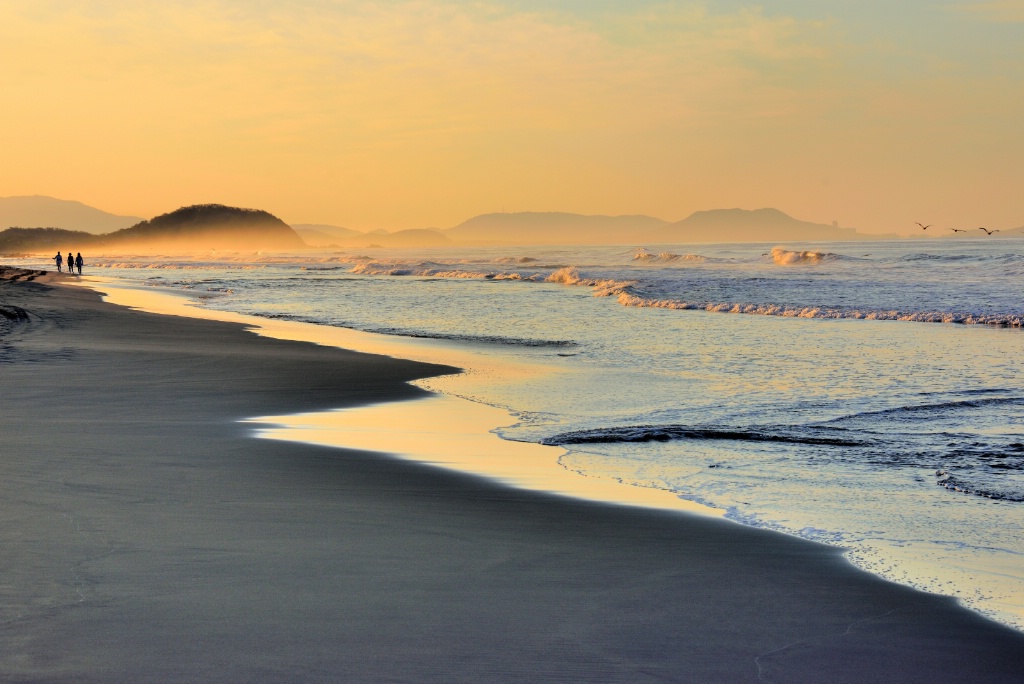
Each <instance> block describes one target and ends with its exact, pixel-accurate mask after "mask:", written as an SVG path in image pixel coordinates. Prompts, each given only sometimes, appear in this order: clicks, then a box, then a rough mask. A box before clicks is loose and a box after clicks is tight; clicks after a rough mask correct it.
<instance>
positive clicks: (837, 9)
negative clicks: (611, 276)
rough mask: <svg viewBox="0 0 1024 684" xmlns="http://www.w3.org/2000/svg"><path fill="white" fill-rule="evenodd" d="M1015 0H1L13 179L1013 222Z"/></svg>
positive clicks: (448, 221)
mask: <svg viewBox="0 0 1024 684" xmlns="http://www.w3.org/2000/svg"><path fill="white" fill-rule="evenodd" d="M1022 122H1024V0H992V1H984V2H948V1H943V0H930V1H929V0H900V2H898V3H897V2H893V1H892V0H887V1H884V2H883V1H875V0H831V1H830V0H771V2H764V3H762V4H751V3H748V2H741V1H739V0H719V1H708V2H647V1H646V0H629V1H628V2H626V1H620V0H545V1H544V2H541V1H540V0H508V1H506V2H488V1H486V0H485V1H473V2H468V1H467V2H462V1H459V0H450V1H446V2H441V1H434V0H415V1H405V0H392V1H387V0H378V1H375V2H371V1H369V0H274V1H269V0H268V1H263V0H194V1H184V2H166V1H164V2H155V1H150V0H133V1H131V2H120V1H118V2H115V1H113V0H3V2H2V3H0V196H7V195H22V194H44V195H52V196H55V197H60V198H64V199H76V200H80V201H82V202H85V203H86V204H90V205H93V206H97V207H99V208H101V209H105V210H107V211H113V212H116V213H123V214H135V215H141V216H152V215H154V214H158V213H163V212H166V211H170V210H172V209H175V208H177V207H178V206H181V205H183V204H193V203H198V202H222V203H226V204H234V205H240V206H247V207H257V208H262V209H266V210H268V211H271V212H273V213H274V214H276V215H278V216H280V217H281V218H283V219H285V220H286V221H289V222H292V223H305V222H309V223H313V222H321V223H334V224H337V225H344V226H349V227H353V228H361V229H369V228H379V227H383V228H389V229H397V228H410V227H423V226H438V227H447V226H451V225H454V224H456V223H458V222H460V221H462V220H464V219H466V218H469V217H470V216H473V215H475V214H478V213H484V212H491V211H501V210H502V209H504V210H507V211H526V210H536V211H572V212H581V213H603V214H629V213H643V214H651V215H655V216H659V217H661V218H665V219H670V220H678V219H681V218H684V217H685V216H687V215H688V214H689V213H691V212H692V211H695V210H699V209H711V208H719V207H743V208H747V209H754V208H759V207H764V206H773V207H777V208H779V209H782V210H783V211H786V212H787V213H790V214H792V215H794V216H797V217H799V218H802V219H806V220H813V221H820V222H831V221H832V220H838V221H839V222H840V224H842V225H844V226H854V227H858V228H860V229H861V230H865V231H873V232H884V231H898V232H902V231H904V230H906V229H907V228H908V227H913V225H912V224H913V222H914V221H918V220H920V221H925V222H930V223H935V224H937V225H939V226H941V227H953V226H966V227H970V228H973V227H975V226H979V225H987V226H990V227H999V228H1009V227H1016V226H1020V225H1024V123H1022Z"/></svg>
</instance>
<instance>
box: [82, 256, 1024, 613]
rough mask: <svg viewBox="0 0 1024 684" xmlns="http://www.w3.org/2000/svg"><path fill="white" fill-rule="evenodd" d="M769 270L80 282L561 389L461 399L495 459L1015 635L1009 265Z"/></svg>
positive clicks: (509, 263) (1013, 271) (1023, 461)
mask: <svg viewBox="0 0 1024 684" xmlns="http://www.w3.org/2000/svg"><path fill="white" fill-rule="evenodd" d="M772 247H773V245H700V246H695V247H693V248H692V249H685V248H682V247H680V246H674V247H670V248H665V249H662V248H659V247H658V246H656V245H654V246H648V247H646V248H640V249H631V248H626V247H600V248H588V247H572V248H524V249H508V248H501V249H477V250H464V251H461V252H458V253H441V252H429V253H428V252H417V253H396V252H395V251H379V252H378V253H372V252H370V253H360V254H335V255H330V256H324V257H317V258H311V257H305V256H304V257H281V258H276V257H275V258H270V257H267V258H262V257H247V256H241V255H240V256H239V257H238V261H218V262H210V261H203V260H202V259H198V260H180V259H172V258H167V259H160V258H157V259H151V258H138V259H121V258H117V259H111V260H103V259H102V258H93V259H91V260H90V264H91V267H92V268H96V269H99V271H100V273H101V274H103V275H112V276H117V277H119V278H125V279H128V280H130V281H133V282H137V283H139V284H143V285H150V286H158V287H161V288H173V289H175V290H178V291H181V292H184V293H187V294H188V295H189V296H190V297H193V298H195V299H196V300H197V301H200V302H202V303H203V305H204V306H206V307H210V308H216V309H223V310H230V311H237V312H243V313H250V314H256V315H259V316H266V317H274V318H289V319H297V320H304V321H309V322H314V323H319V324H323V325H330V326H344V327H351V328H356V329H359V330H365V331H374V332H383V333H388V334H391V335H411V336H416V337H428V338H438V339H441V340H444V341H445V342H444V343H445V344H450V345H455V346H461V347H467V348H471V349H473V350H476V351H482V352H483V353H486V354H489V355H493V356H495V357H496V358H499V359H500V358H506V359H508V360H510V361H514V360H516V359H518V360H527V361H538V360H539V361H542V362H543V363H544V364H546V365H549V366H551V367H553V368H556V369H559V370H560V371H561V372H556V373H551V374H547V375H544V374H539V375H530V376H528V377H524V378H521V379H519V380H518V381H516V382H514V383H497V384H493V385H487V384H486V383H484V384H481V383H479V382H475V383H473V385H472V387H473V389H472V396H471V398H472V399H474V400H476V401H480V402H483V403H487V404H491V405H494V406H499V407H503V408H506V409H508V410H510V411H512V412H513V413H514V415H515V416H516V418H515V419H510V423H513V422H514V424H510V425H508V426H507V427H505V428H503V429H501V430H500V434H501V436H502V437H504V438H505V439H511V440H520V441H531V442H540V443H545V444H551V445H559V446H562V447H564V448H565V449H566V453H565V454H564V455H563V456H562V458H561V459H560V463H561V465H562V467H564V468H567V469H569V470H571V471H576V472H578V473H580V475H581V476H582V477H591V478H613V479H617V480H621V481H624V482H628V483H632V484H636V485H638V486H643V487H656V488H662V489H666V490H668V491H671V492H674V493H675V494H676V495H678V496H680V497H683V498H686V499H690V500H693V501H697V502H701V503H705V504H708V505H711V506H714V507H717V508H722V509H725V510H726V511H727V515H728V517H730V518H732V519H735V520H737V521H740V522H743V523H746V524H751V525H756V526H760V527H767V528H771V529H776V530H781V531H785V532H788V533H791V534H796V535H799V536H802V537H805V538H809V539H814V540H818V541H823V542H826V543H830V544H837V545H841V546H844V547H846V548H848V549H850V557H851V559H852V560H853V561H854V562H855V563H857V564H858V565H861V566H862V567H864V568H866V569H868V570H870V571H872V572H876V573H878V574H881V575H883V576H885V577H888V578H891V579H895V580H898V581H901V582H905V583H909V584H912V585H915V586H919V587H922V588H925V589H928V590H931V591H937V592H941V593H945V594H949V595H953V596H957V597H960V598H961V599H963V600H964V601H965V602H966V603H967V604H968V605H971V606H973V607H975V608H977V609H979V610H981V611H983V612H985V613H987V614H989V615H992V616H994V617H996V618H998V619H1000V620H1002V621H1004V622H1006V623H1008V624H1012V625H1015V626H1017V627H1019V628H1021V627H1024V387H1022V385H1021V380H1020V378H1021V377H1024V357H1022V355H1021V354H1020V349H1021V346H1022V342H1021V340H1022V339H1024V338H1022V337H1021V335H1022V334H1024V331H1022V330H1020V326H1021V322H1022V320H1024V306H1022V304H1021V302H1024V298H1022V296H1021V295H1022V294H1024V293H1022V287H1021V285H1020V283H1021V282H1022V280H1021V276H1022V275H1024V247H1022V246H1021V243H1018V242H1017V241H1000V242H998V243H997V242H994V241H985V240H958V241H927V242H922V241H914V242H900V243H892V242H888V243H868V244H864V243H835V244H824V245H814V246H813V248H812V249H809V248H808V247H807V246H801V248H800V249H789V248H787V249H782V248H779V249H776V250H773V249H772ZM595 295H596V296H595ZM729 312H732V313H729ZM742 312H746V313H742ZM925 321H947V322H946V323H936V322H925ZM948 321H953V322H958V323H962V324H958V323H950V322H948ZM996 324H998V325H996ZM427 385H428V386H430V385H431V383H430V382H429V381H428V383H427ZM438 386H439V387H442V388H443V389H444V391H447V392H454V393H455V394H459V393H460V389H459V384H458V382H457V381H456V382H445V383H442V384H438ZM466 387H468V386H466V385H464V386H463V388H464V389H463V390H462V393H465V391H468V390H466V389H465V388H466Z"/></svg>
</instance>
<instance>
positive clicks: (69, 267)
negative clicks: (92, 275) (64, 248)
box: [68, 252, 75, 273]
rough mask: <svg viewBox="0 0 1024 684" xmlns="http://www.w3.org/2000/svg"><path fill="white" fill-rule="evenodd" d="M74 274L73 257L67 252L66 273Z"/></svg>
mask: <svg viewBox="0 0 1024 684" xmlns="http://www.w3.org/2000/svg"><path fill="white" fill-rule="evenodd" d="M74 272H75V257H73V256H71V252H68V273H74Z"/></svg>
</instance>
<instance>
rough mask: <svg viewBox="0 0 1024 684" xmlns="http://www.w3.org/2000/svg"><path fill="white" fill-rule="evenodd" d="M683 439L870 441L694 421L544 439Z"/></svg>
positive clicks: (558, 443) (570, 441) (571, 441)
mask: <svg viewBox="0 0 1024 684" xmlns="http://www.w3.org/2000/svg"><path fill="white" fill-rule="evenodd" d="M682 439H693V440H728V441H737V442H781V443H785V444H813V445H823V446H842V447H857V446H864V445H866V444H868V442H866V441H863V440H856V439H846V438H842V437H832V436H815V435H812V434H801V433H800V432H797V431H792V432H786V431H768V430H760V429H755V428H720V427H693V426H690V425H625V426H621V427H613V428H597V429H594V430H573V431H570V432H563V433H561V434H558V435H554V436H552V437H547V438H545V439H543V440H541V443H542V444H547V445H551V446H566V445H570V444H608V443H624V442H669V441H675V440H682Z"/></svg>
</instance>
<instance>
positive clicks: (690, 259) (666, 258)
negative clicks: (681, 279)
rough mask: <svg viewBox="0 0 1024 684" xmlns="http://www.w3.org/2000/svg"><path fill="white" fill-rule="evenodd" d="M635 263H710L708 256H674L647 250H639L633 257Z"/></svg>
mask: <svg viewBox="0 0 1024 684" xmlns="http://www.w3.org/2000/svg"><path fill="white" fill-rule="evenodd" d="M633 261H639V262H641V263H644V264H663V263H673V264H676V263H680V262H682V263H691V264H703V263H706V262H707V261H708V258H707V257H706V256H703V255H701V254H674V253H672V252H659V253H657V254H654V253H652V252H648V251H647V250H646V249H643V248H641V249H638V250H637V251H636V253H635V254H634V255H633Z"/></svg>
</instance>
